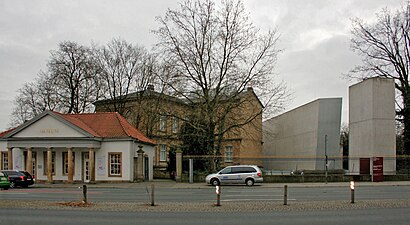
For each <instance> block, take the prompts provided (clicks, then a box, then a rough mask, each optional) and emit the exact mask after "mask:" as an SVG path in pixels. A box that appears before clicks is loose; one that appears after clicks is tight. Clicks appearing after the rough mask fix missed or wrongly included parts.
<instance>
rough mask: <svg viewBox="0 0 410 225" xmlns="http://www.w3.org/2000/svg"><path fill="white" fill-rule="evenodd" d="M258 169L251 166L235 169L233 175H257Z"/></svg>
mask: <svg viewBox="0 0 410 225" xmlns="http://www.w3.org/2000/svg"><path fill="white" fill-rule="evenodd" d="M255 172H256V169H255V168H253V167H249V166H241V167H233V168H232V173H255Z"/></svg>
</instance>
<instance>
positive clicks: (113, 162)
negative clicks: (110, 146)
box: [108, 152, 122, 177]
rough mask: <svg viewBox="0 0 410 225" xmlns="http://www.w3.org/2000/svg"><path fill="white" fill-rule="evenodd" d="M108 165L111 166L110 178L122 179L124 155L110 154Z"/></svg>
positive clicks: (119, 153)
mask: <svg viewBox="0 0 410 225" xmlns="http://www.w3.org/2000/svg"><path fill="white" fill-rule="evenodd" d="M108 160H109V162H108V164H109V166H110V169H109V171H110V174H109V176H110V177H120V176H122V173H121V168H122V153H121V152H118V153H117V152H115V153H108Z"/></svg>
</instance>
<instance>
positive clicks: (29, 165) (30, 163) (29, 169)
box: [26, 148, 33, 174]
mask: <svg viewBox="0 0 410 225" xmlns="http://www.w3.org/2000/svg"><path fill="white" fill-rule="evenodd" d="M26 170H27V172H29V173H30V174H33V151H32V149H31V148H27V160H26Z"/></svg>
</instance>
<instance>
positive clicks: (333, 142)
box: [263, 98, 342, 171]
mask: <svg viewBox="0 0 410 225" xmlns="http://www.w3.org/2000/svg"><path fill="white" fill-rule="evenodd" d="M341 110H342V99H341V98H321V99H318V100H315V101H313V102H310V103H308V104H305V105H303V106H300V107H298V108H296V109H293V110H291V111H289V112H286V113H283V114H281V115H279V116H276V117H274V118H271V119H269V120H267V121H265V122H263V142H264V143H263V151H264V153H265V157H266V159H265V160H264V168H265V169H268V170H286V171H289V170H325V169H326V168H325V161H326V155H327V156H328V169H329V170H331V169H342V152H341V148H340V123H341Z"/></svg>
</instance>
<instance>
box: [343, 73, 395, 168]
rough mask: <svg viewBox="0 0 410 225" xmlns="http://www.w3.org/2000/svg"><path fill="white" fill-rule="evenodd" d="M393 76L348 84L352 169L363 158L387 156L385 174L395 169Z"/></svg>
mask: <svg viewBox="0 0 410 225" xmlns="http://www.w3.org/2000/svg"><path fill="white" fill-rule="evenodd" d="M394 98H395V88H394V80H392V79H385V78H371V79H367V80H365V81H363V82H360V83H358V84H355V85H353V86H351V87H349V172H350V173H352V174H359V173H360V158H362V159H364V158H368V159H370V173H372V172H371V171H372V169H371V168H372V165H371V163H372V160H371V158H372V157H384V162H383V163H384V167H383V170H384V174H394V173H395V171H396V158H395V155H396V127H395V105H394V104H395V102H394Z"/></svg>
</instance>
